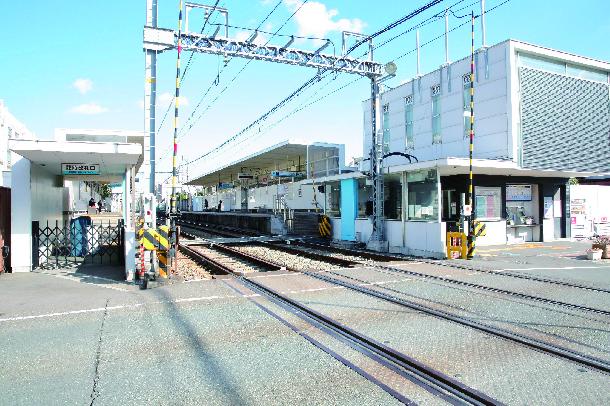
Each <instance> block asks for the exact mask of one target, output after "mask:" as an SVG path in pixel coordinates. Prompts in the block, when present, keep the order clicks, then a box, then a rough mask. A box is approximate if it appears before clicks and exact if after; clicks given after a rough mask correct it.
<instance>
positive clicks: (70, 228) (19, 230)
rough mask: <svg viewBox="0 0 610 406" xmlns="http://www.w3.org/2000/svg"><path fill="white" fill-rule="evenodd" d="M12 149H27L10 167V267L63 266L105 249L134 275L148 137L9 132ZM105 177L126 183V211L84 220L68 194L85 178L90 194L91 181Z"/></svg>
mask: <svg viewBox="0 0 610 406" xmlns="http://www.w3.org/2000/svg"><path fill="white" fill-rule="evenodd" d="M10 149H11V150H12V151H13V152H15V153H16V154H18V155H20V156H21V157H22V158H19V159H18V160H17V161H16V162H15V163H14V165H13V168H12V170H13V175H12V179H13V182H12V193H11V236H12V239H11V243H12V247H11V251H12V269H13V272H29V271H32V269H33V268H36V267H38V266H43V265H44V264H49V265H56V266H61V264H62V263H66V264H67V263H68V262H69V261H70V262H78V261H79V259H81V260H86V258H85V257H87V256H92V255H98V256H100V259H101V261H100V263H104V262H103V259H104V258H103V256H104V255H106V256H108V255H114V256H115V258H114V259H117V260H118V261H117V263H121V264H124V268H125V276H126V277H129V276H130V275H132V274H133V271H134V269H135V251H134V249H135V248H134V247H135V233H134V231H133V230H134V219H133V216H132V215H131V214H132V207H133V200H134V196H135V190H134V182H133V179H134V175H135V173H136V172H137V170H138V169H139V167H140V166H141V164H142V162H143V143H140V142H138V143H121V142H87V141H46V140H11V141H10ZM100 183H107V184H120V185H121V186H122V187H121V188H122V191H123V199H122V203H123V204H122V208H121V211H120V212H119V213H114V216H109V217H108V218H105V219H99V218H98V219H94V223H95V224H92V223H91V221H90V220H86V219H85V220H86V221H81V220H83V218H82V217H78V216H77V215H76V214H75V213H74V211H73V210H72V209H73V207H71V206H73V203H71V201H72V200H73V198H71V194H72V193H75V192H74V191H78V193H80V190H81V186H83V185H84V190H85V193H86V194H87V195H86V197H85V196H83V198H86V199H89V194H90V195H91V196H93V194H94V190H93V185H96V184H100ZM110 217H112V219H111V218H110ZM111 223H112V224H111ZM106 224H107V225H106ZM113 253H114V254H113ZM94 263H95V262H94Z"/></svg>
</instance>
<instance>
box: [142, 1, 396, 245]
mask: <svg viewBox="0 0 610 406" xmlns="http://www.w3.org/2000/svg"><path fill="white" fill-rule="evenodd" d="M196 8H198V9H204V10H205V12H206V13H209V14H211V13H212V12H218V13H221V14H222V15H223V16H224V17H225V22H224V30H221V25H219V26H218V28H217V29H216V31H215V32H214V33H213V34H212V35H211V36H206V35H203V34H200V33H193V32H190V31H189V29H188V22H189V20H188V18H189V17H188V15H189V11H191V10H192V9H196ZM184 11H185V13H184V15H185V22H186V23H185V27H184V31H179V32H176V31H174V30H171V29H164V28H159V27H157V24H156V20H157V19H156V14H157V0H147V20H146V21H147V25H146V26H145V27H144V42H143V45H144V50H145V52H146V91H145V95H147V94H150V95H151V96H152V97H148V98H145V101H146V102H147V109H146V130H147V131H148V132H149V134H150V139H151V141H150V142H151V158H150V159H151V175H150V176H151V185H153V184H154V169H153V168H154V163H153V162H154V155H153V154H154V138H155V131H156V129H155V126H154V108H155V97H154V95H155V94H156V80H155V78H154V77H153V76H152V75H153V74H154V73H156V55H157V53H159V52H163V51H167V50H173V49H178V48H180V49H179V51H183V50H185V51H192V52H200V53H208V54H216V55H224V56H225V58H228V57H239V58H245V59H256V60H261V61H268V62H275V63H283V64H289V65H297V66H304V67H309V68H316V69H318V71H319V73H324V72H326V71H333V72H343V73H349V74H355V75H360V76H364V77H368V78H369V79H370V80H371V135H372V139H371V149H370V152H369V156H370V160H371V171H370V178H371V181H372V186H373V190H372V192H373V218H372V226H373V232H372V234H371V238H370V241H371V242H373V244H372V248H374V249H381V250H383V249H384V248H383V247H384V244H383V242H384V241H385V236H384V233H383V200H382V199H383V173H382V166H383V145H382V144H383V142H382V140H383V137H382V130H381V128H380V126H379V125H378V124H379V123H380V121H381V111H380V108H381V107H380V106H381V101H380V97H381V96H380V86H379V85H380V83H381V82H382V81H383V80H384V79H385V78H382V76H384V65H382V64H380V63H378V62H375V61H374V60H373V41H372V38H371V37H370V36H366V35H363V34H357V33H351V32H344V33H343V35H342V40H343V44H342V54H341V56H336V55H332V54H324V53H322V50H324V49H325V48H326V47H327V46H328V45H329V44H330V41H328V40H327V41H326V43H325V44H324V45H322V46H321V47H320V48H318V49H317V50H315V51H310V50H303V49H296V48H290V46H291V45H292V43H293V42H294V37H291V38H290V40H289V41H288V43H286V44H284V45H282V46H277V45H257V44H256V43H255V42H254V39H255V38H256V36H257V32H256V31H255V32H254V33H253V34H252V35H251V36H250V38H248V39H247V40H245V41H238V40H236V39H231V38H229V16H228V10H226V9H224V8H220V7H214V6H208V5H203V4H198V3H192V2H186V3H185V10H184ZM149 15H150V16H151V17H150V18H149ZM152 16H154V18H153V17H152ZM222 31H224V37H218V34H219V32H222ZM349 37H356V38H362V39H361V40H360V41H358V43H357V44H356V46H360V45H362V44H364V43H367V42H368V46H369V55H368V60H360V59H357V58H352V57H348V56H347V55H346V50H345V49H346V40H347V39H348V38H349ZM354 48H355V46H354V47H351V48H350V49H349V50H348V51H347V53H349V52H351V51H352V50H353V49H354ZM394 69H395V65H394ZM393 76H394V72H391V73H389V74H388V76H386V78H388V77H393ZM176 85H177V86H179V84H178V81H177V83H176ZM149 118H150V119H149ZM174 150H175V148H174ZM174 152H175V151H174ZM175 193H176V190H175V189H174V188H172V199H174V198H175ZM172 214H174V215H175V207H174V206H173V205H172Z"/></svg>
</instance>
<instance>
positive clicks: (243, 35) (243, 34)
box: [235, 31, 269, 46]
mask: <svg viewBox="0 0 610 406" xmlns="http://www.w3.org/2000/svg"><path fill="white" fill-rule="evenodd" d="M250 35H252V32H251V31H238V32H237V34H235V39H236V40H238V41H245V40H247V39H248V38H250ZM268 39H269V36H268V35H266V34H262V33H260V32H259V33H258V35H257V36H256V38H255V39H254V44H256V45H258V46H263V45H265V44H266V43H267V40H268Z"/></svg>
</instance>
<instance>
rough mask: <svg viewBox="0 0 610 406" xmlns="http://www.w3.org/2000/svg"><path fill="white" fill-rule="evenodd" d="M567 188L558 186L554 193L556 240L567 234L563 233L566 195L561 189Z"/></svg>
mask: <svg viewBox="0 0 610 406" xmlns="http://www.w3.org/2000/svg"><path fill="white" fill-rule="evenodd" d="M564 187H565V186H557V187H555V188H554V189H555V190H554V193H553V230H554V237H555V239H557V238H563V237H565V234H564V232H563V199H562V196H563V195H564V193H562V191H561V188H564Z"/></svg>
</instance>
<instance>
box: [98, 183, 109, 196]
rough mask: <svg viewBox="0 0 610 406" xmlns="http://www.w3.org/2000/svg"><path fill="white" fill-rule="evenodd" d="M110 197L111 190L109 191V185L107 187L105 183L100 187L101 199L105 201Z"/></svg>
mask: <svg viewBox="0 0 610 406" xmlns="http://www.w3.org/2000/svg"><path fill="white" fill-rule="evenodd" d="M110 195H112V190H111V189H110V185H108V184H107V183H104V184H103V185H102V186H101V187H100V196H101V198H102V199H106V198H107V197H110Z"/></svg>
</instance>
